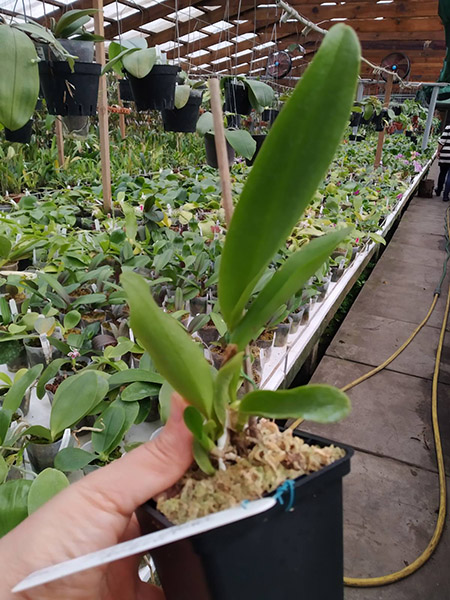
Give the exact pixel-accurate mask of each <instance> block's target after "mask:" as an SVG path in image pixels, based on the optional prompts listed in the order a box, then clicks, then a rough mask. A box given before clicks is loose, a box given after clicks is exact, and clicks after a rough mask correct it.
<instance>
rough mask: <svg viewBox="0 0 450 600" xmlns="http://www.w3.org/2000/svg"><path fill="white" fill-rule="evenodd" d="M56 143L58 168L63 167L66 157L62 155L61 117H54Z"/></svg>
mask: <svg viewBox="0 0 450 600" xmlns="http://www.w3.org/2000/svg"><path fill="white" fill-rule="evenodd" d="M55 132H56V145H57V147H58V162H59V168H60V169H64V163H65V162H66V158H65V156H64V136H63V126H62V121H61V117H56V119H55Z"/></svg>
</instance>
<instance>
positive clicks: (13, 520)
mask: <svg viewBox="0 0 450 600" xmlns="http://www.w3.org/2000/svg"><path fill="white" fill-rule="evenodd" d="M31 485H32V482H31V481H29V480H27V479H16V480H15V481H7V482H6V483H4V484H3V485H0V537H3V536H4V535H6V534H7V533H8V532H10V531H11V530H12V529H14V527H17V525H19V523H21V522H22V521H23V520H24V519H26V518H27V517H28V493H29V491H30V487H31Z"/></svg>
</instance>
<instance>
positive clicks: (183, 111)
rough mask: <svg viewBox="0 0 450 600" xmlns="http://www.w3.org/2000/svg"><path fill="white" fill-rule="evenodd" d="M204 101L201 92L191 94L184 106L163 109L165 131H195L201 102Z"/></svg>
mask: <svg viewBox="0 0 450 600" xmlns="http://www.w3.org/2000/svg"><path fill="white" fill-rule="evenodd" d="M201 103H202V96H201V94H200V95H198V94H195V95H193V94H192V93H191V95H190V96H189V100H188V101H187V104H185V105H184V106H183V108H174V109H173V110H163V111H162V118H163V123H164V130H165V131H180V132H182V133H194V131H195V126H196V125H197V121H198V116H199V109H200V104H201Z"/></svg>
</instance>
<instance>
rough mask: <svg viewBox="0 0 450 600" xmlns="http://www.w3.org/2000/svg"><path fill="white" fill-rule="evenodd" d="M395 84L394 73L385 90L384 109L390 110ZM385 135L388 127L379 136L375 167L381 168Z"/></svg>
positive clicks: (390, 76)
mask: <svg viewBox="0 0 450 600" xmlns="http://www.w3.org/2000/svg"><path fill="white" fill-rule="evenodd" d="M393 84H394V75H393V74H392V73H389V75H388V78H387V82H386V88H385V90H384V105H383V106H384V108H389V103H390V101H391V95H392V86H393ZM385 134H386V127H383V131H380V133H379V134H378V144H377V151H376V153H375V162H374V166H375V167H379V166H380V163H381V155H382V153H383V145H384V136H385Z"/></svg>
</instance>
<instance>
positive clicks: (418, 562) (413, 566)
mask: <svg viewBox="0 0 450 600" xmlns="http://www.w3.org/2000/svg"><path fill="white" fill-rule="evenodd" d="M445 225H446V226H445V237H446V245H445V252H446V258H445V261H444V266H443V270H442V276H441V278H440V280H439V283H438V285H437V287H436V290H435V292H434V298H433V302H432V304H431V306H430V309H429V311H428V313H427V315H426V317H425V319H424V320H423V321H422V322H421V323H420V325H418V327H417V328H416V329H415V330H414V331H413V333H412V334H411V335H410V337H409V338H408V339H407V340H406V342H405V343H404V344H402V345H401V346H400V348H399V349H398V350H396V352H394V354H392V355H391V356H390V357H389V358H388V359H387V360H385V361H384V362H383V363H382V364H381V365H379V366H378V367H376V368H375V369H372V370H371V371H369V372H368V373H366V374H365V375H363V376H362V377H359V378H358V379H355V380H354V381H352V382H351V383H349V384H347V385H346V386H344V387H343V388H341V390H342V391H343V392H345V391H347V390H350V389H352V388H354V387H356V386H357V385H359V384H360V383H362V382H363V381H366V380H367V379H369V378H370V377H372V376H373V375H376V374H377V373H379V372H380V371H382V370H383V369H385V368H386V367H387V366H388V365H389V364H391V363H392V361H393V360H395V358H397V357H398V356H399V355H400V354H401V353H402V352H403V351H404V350H405V349H406V348H407V347H408V346H409V344H410V343H411V342H412V341H413V339H414V338H415V337H416V335H417V334H418V333H419V331H420V330H421V329H422V328H423V327H424V326H425V325H426V323H427V322H428V320H429V319H430V317H431V315H432V313H433V311H434V309H435V307H436V304H437V301H438V298H439V296H440V293H441V287H442V284H443V282H444V279H445V277H446V274H447V263H448V261H449V259H450V207H449V208H447V213H446V224H445ZM449 312H450V287H449V290H448V293H447V302H446V306H445V312H444V318H443V320H442V325H441V331H440V335H439V343H438V348H437V352H436V360H435V365H434V372H433V382H432V391H431V418H432V428H433V437H434V445H435V452H436V460H437V466H438V477H439V511H438V518H437V520H436V525H435V528H434V531H433V535H432V537H431V539H430V541H429V543H428V545H427V547H426V548H425V550H424V551H423V552H422V554H420V556H418V557H417V558H416V559H415V560H414V561H413V562H412V563H410V564H409V565H408V566H406V567H404V568H403V569H400V570H399V571H395V572H394V573H390V574H388V575H382V576H380V577H365V578H364V577H362V578H359V577H344V584H345V585H346V586H348V587H358V588H369V587H381V586H385V585H390V584H392V583H396V582H397V581H401V580H402V579H405V578H406V577H409V576H410V575H412V574H413V573H415V572H416V571H418V570H419V569H420V568H421V567H422V566H423V565H424V564H425V563H426V562H427V561H428V560H429V559H430V558H431V556H432V555H433V553H434V551H435V550H436V548H437V546H438V544H439V541H440V539H441V537H442V533H443V531H444V526H445V517H446V512H447V487H446V479H445V464H444V453H443V450H442V441H441V434H440V429H439V415H438V382H439V370H440V364H441V357H442V348H443V346H444V339H445V333H446V328H447V322H448V316H449ZM302 421H303V419H297V420H296V421H295V422H294V423H292V424H291V425H290V427H289V429H295V428H296V427H298V425H300V423H301V422H302Z"/></svg>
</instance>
